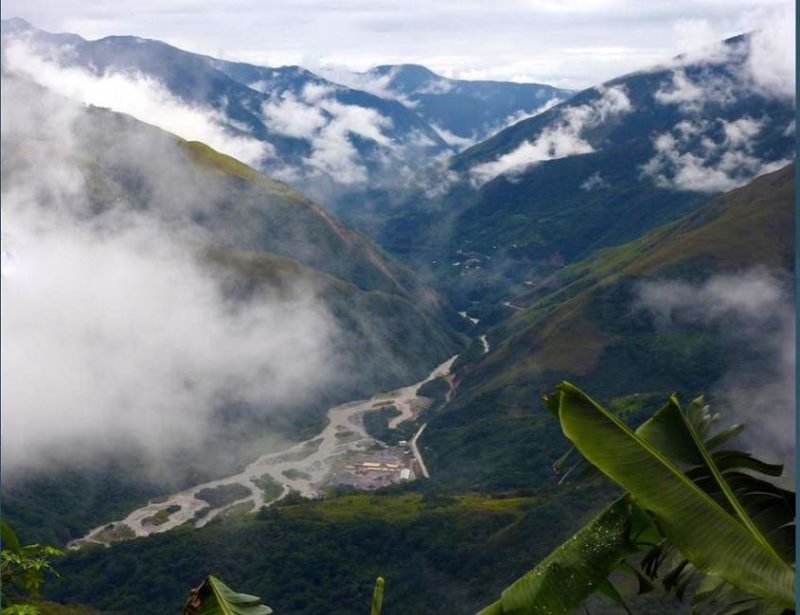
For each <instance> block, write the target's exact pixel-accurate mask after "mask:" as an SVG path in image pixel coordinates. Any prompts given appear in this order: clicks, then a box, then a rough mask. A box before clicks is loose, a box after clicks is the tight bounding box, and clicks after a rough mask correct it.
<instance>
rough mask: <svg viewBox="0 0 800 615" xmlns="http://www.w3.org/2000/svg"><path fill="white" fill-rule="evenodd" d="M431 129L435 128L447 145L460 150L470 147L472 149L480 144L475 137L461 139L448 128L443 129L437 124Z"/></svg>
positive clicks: (432, 125)
mask: <svg viewBox="0 0 800 615" xmlns="http://www.w3.org/2000/svg"><path fill="white" fill-rule="evenodd" d="M431 128H433V129H434V130H435V131H436V133H437V134H438V135H439V136H440V137H441V138H442V140H443V141H444V142H445V143H447V144H448V145H450V146H452V147H454V148H456V149H458V150H462V149H466V148H468V147H472V146H473V145H475V144H476V143H477V142H478V139H477V138H475V137H461V136H459V135H457V134H456V133H454V132H450V131H449V130H447V129H446V128H442V127H441V126H438V125H436V124H431Z"/></svg>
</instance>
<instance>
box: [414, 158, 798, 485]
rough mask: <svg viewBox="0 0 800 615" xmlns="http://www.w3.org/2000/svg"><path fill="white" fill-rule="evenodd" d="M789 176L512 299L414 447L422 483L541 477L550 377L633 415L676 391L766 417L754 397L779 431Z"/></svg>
mask: <svg viewBox="0 0 800 615" xmlns="http://www.w3.org/2000/svg"><path fill="white" fill-rule="evenodd" d="M794 175H795V167H794V165H789V166H787V167H785V168H783V169H781V170H780V171H777V172H774V173H771V174H768V175H764V176H763V177H760V178H758V179H756V180H754V181H753V182H752V183H750V184H748V185H747V186H745V187H743V188H739V189H736V190H733V191H731V192H729V193H726V194H724V195H722V196H720V197H718V198H716V199H713V200H712V201H710V202H709V203H707V204H705V205H704V206H702V207H701V208H699V209H698V210H697V211H695V212H694V213H692V214H689V215H687V216H685V217H683V218H680V219H679V220H677V221H675V222H672V223H668V224H666V225H664V226H661V227H659V228H657V229H655V230H653V231H651V232H650V233H647V234H646V235H644V236H643V237H641V238H639V239H637V240H635V241H633V242H631V243H628V244H624V245H622V246H618V247H615V248H610V249H606V250H601V251H599V252H597V253H595V254H594V255H592V256H591V257H590V258H589V259H587V260H585V261H581V262H579V263H576V264H574V265H572V266H570V267H567V268H566V269H564V270H563V271H561V272H559V274H557V277H556V279H553V280H549V281H548V283H547V284H543V285H542V286H540V288H538V289H536V290H534V291H532V292H531V293H529V294H528V295H527V296H523V297H519V298H516V299H515V300H514V301H515V305H518V307H520V308H523V307H524V309H521V310H519V311H517V312H516V313H514V314H513V315H512V316H510V317H508V318H505V319H503V320H502V321H500V322H499V324H497V325H496V326H494V327H492V328H490V329H489V330H488V331H487V337H488V343H489V346H490V351H489V352H488V354H485V355H482V354H481V347H480V344H479V343H478V342H475V344H474V346H473V348H472V349H471V350H470V351H469V352H468V353H467V354H465V355H464V359H465V360H464V361H463V362H462V364H461V366H460V371H459V378H460V386H459V389H458V393H457V395H456V396H455V397H454V399H453V401H452V403H451V404H450V405H449V406H447V407H445V410H444V412H443V413H442V414H441V415H439V416H438V417H436V418H435V419H434V420H432V421H431V423H430V424H429V427H428V429H427V430H426V432H425V434H424V436H423V446H424V449H425V450H426V455H427V457H426V458H429V459H431V463H430V465H431V472H432V473H433V474H434V475H438V476H440V477H441V478H442V480H451V481H454V482H455V483H457V484H460V485H462V486H463V485H472V486H475V485H487V484H488V485H493V486H496V487H509V486H520V485H530V484H532V483H533V484H535V483H536V482H539V481H541V480H543V479H544V478H545V477H546V470H543V468H546V467H547V466H548V463H547V462H548V461H550V462H552V461H553V460H555V458H556V457H557V455H558V453H559V448H561V445H559V444H554V442H555V443H558V442H561V440H560V438H559V437H558V436H557V433H558V426H557V425H556V421H554V420H553V419H552V417H551V416H550V415H549V414H547V413H546V412H545V410H544V408H543V407H542V405H541V403H540V401H539V397H540V396H541V395H542V394H543V393H546V392H548V391H549V389H550V388H551V387H552V386H553V384H554V383H556V382H557V381H558V380H560V379H570V380H572V381H574V382H577V383H578V384H579V385H580V386H582V387H584V388H585V389H586V390H589V391H592V392H593V393H594V394H596V395H597V396H598V397H601V398H604V399H614V398H619V397H620V396H628V397H627V398H626V403H627V404H628V405H629V406H632V407H638V406H640V405H642V404H646V403H648V400H649V399H650V394H656V395H657V396H658V397H659V398H663V395H664V394H668V393H669V392H671V391H673V390H677V391H681V392H682V393H684V394H686V395H689V394H696V393H699V392H705V393H712V394H714V393H716V398H717V401H721V402H722V403H724V404H726V405H727V407H729V406H731V405H733V406H736V405H737V404H736V403H734V400H732V399H731V398H725V397H724V395H723V394H722V392H721V391H720V390H719V387H720V385H722V386H731V387H733V388H735V390H736V391H737V395H739V396H740V398H741V399H742V400H748V401H741V402H739V404H740V405H743V406H748V404H750V405H749V406H748V407H747V408H746V409H742V408H737V409H736V412H737V413H738V417H739V418H740V419H742V420H744V421H745V422H747V416H748V414H749V413H759V412H766V411H767V410H764V409H763V408H762V403H760V401H759V397H762V398H763V400H769V401H768V403H769V404H772V405H773V406H775V411H776V412H778V413H779V414H777V415H776V416H775V417H773V418H772V419H764V420H766V421H767V422H769V421H770V420H771V421H772V422H773V423H774V424H775V425H779V424H781V422H782V421H783V420H784V419H783V418H780V417H781V416H783V415H781V414H780V412H781V406H782V403H783V402H781V401H778V400H779V399H781V398H779V397H773V394H774V391H773V392H772V393H769V394H767V392H768V391H770V388H769V386H770V382H772V383H773V384H774V380H775V379H776V378H778V379H780V378H782V375H781V374H782V371H783V369H784V366H783V364H782V363H781V362H782V361H783V359H782V357H784V356H785V353H784V351H782V350H781V349H780V344H781V343H782V342H781V340H782V339H784V340H785V339H792V334H791V331H790V330H789V329H790V328H791V325H790V322H789V320H791V319H788V316H787V315H790V314H791V313H792V308H791V303H792V302H791V297H790V293H789V292H788V291H786V290H785V289H786V288H788V287H791V284H792V275H791V273H790V272H791V271H792V270H793V264H794V179H795V177H794ZM754 267H760V268H761V269H753V268H754ZM749 302H753V303H752V304H751V303H749ZM743 314H746V315H747V319H746V320H742V317H743ZM745 323H747V324H745ZM776 344H777V346H776ZM790 371H792V370H790ZM780 384H781V386H783V388H784V389H785V386H784V383H783V381H781V383H780ZM636 394H639V395H636ZM630 396H632V397H630ZM729 410H730V407H729ZM784 410H786V408H784ZM784 418H785V417H784ZM759 422H760V421H759ZM772 441H773V444H774V446H778V444H777V443H776V441H775V439H774V437H773V440H772Z"/></svg>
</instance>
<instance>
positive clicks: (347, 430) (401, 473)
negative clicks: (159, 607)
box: [69, 356, 457, 549]
mask: <svg viewBox="0 0 800 615" xmlns="http://www.w3.org/2000/svg"><path fill="white" fill-rule="evenodd" d="M456 358H457V357H456V356H453V357H451V358H449V359H448V360H447V361H445V362H444V363H442V364H441V365H439V366H437V367H436V368H435V369H434V370H433V371H431V373H430V374H429V375H428V376H427V377H426V378H425V379H424V380H421V381H419V382H417V383H414V384H412V385H409V386H406V387H403V388H400V389H396V390H394V391H390V392H387V393H379V394H377V395H374V396H373V397H371V398H370V399H366V400H360V401H353V402H348V403H344V404H340V405H338V406H335V407H333V408H331V409H330V410H328V413H327V421H328V424H327V426H326V427H325V429H323V431H322V432H320V433H319V434H318V435H316V436H314V437H313V438H310V439H309V440H306V441H304V442H299V443H297V444H295V445H294V446H292V447H290V448H288V449H285V450H282V451H277V452H274V453H269V454H265V455H262V456H260V457H259V458H258V459H256V460H255V461H253V462H252V463H250V464H249V465H247V467H245V468H244V470H242V471H241V472H239V473H237V474H235V475H233V476H228V477H225V478H221V479H218V480H214V481H209V482H206V483H202V484H200V485H195V486H193V487H191V488H190V489H186V490H184V491H182V492H180V493H177V494H174V495H170V496H162V497H159V498H157V499H156V500H155V501H152V502H150V503H149V504H147V505H146V506H143V507H142V508H139V509H136V510H134V511H133V512H131V513H130V514H129V515H127V516H126V517H125V518H124V519H122V520H120V521H114V522H111V523H107V524H103V525H101V526H99V527H97V528H95V529H93V530H91V531H90V532H89V533H88V534H87V535H86V536H85V537H83V538H79V539H76V540H73V541H72V542H70V544H69V547H70V548H72V549H78V548H80V547H82V546H86V545H88V544H92V543H95V544H97V543H99V544H106V545H107V544H109V543H111V542H114V541H115V540H125V539H130V538H134V537H141V536H150V535H152V534H156V533H161V532H166V531H169V530H172V529H174V528H176V527H178V526H182V525H190V526H193V527H198V528H199V527H203V526H205V525H206V524H208V523H209V522H211V521H213V520H214V519H216V518H224V517H226V516H229V515H230V514H236V513H239V514H241V513H243V512H251V511H256V510H258V509H259V508H261V507H262V506H270V505H271V504H274V503H275V502H277V501H279V500H280V499H281V498H283V497H286V496H287V495H288V494H289V493H291V492H295V493H297V494H299V495H301V496H302V497H305V498H318V497H322V496H323V495H324V494H325V490H326V489H327V488H330V487H335V486H349V487H353V488H355V489H359V490H371V489H377V488H380V487H386V486H388V485H391V484H395V483H399V482H401V481H407V480H414V479H415V478H416V477H418V476H422V477H425V478H428V477H429V476H430V475H429V473H428V470H427V467H426V466H425V462H424V461H423V459H422V456H421V454H420V452H419V448H418V447H417V439H418V438H419V436H420V435H421V434H422V432H423V430H424V429H425V424H423V425H422V426H421V427H420V428H419V429H418V431H417V432H416V433H415V434H414V437H413V439H412V440H411V443H410V444H408V443H407V442H405V441H401V443H400V445H398V446H387V445H386V444H384V443H383V442H380V441H379V440H376V439H374V438H373V437H371V436H369V435H368V434H367V432H366V431H365V430H364V425H363V415H364V414H366V413H367V412H370V411H375V410H376V408H380V407H383V406H385V405H387V404H388V405H391V406H392V407H395V408H398V409H402V410H401V413H400V415H399V416H397V417H394V418H393V419H392V420H391V422H390V423H389V427H390V428H391V429H395V428H396V427H398V426H399V425H400V424H401V423H403V422H405V421H409V420H411V419H413V418H415V416H416V415H417V414H418V413H419V411H420V410H421V409H422V408H424V407H425V406H427V405H429V404H430V403H432V400H430V399H427V398H425V397H421V396H419V395H418V394H417V391H418V389H419V388H420V387H421V386H423V385H424V384H426V383H428V382H431V381H432V380H434V379H437V378H441V377H445V378H446V377H448V376H449V375H450V369H451V367H452V365H453V363H454V361H455V360H456ZM265 483H266V484H267V485H269V486H271V487H272V489H265V488H264V484H265ZM215 490H216V491H218V492H219V491H228V492H229V493H230V492H233V493H234V494H235V495H234V496H233V497H232V498H229V499H226V500H224V501H223V502H222V503H216V504H212V503H210V502H209V501H208V499H204V498H203V495H204V493H209V492H214V491H215ZM237 490H238V492H237ZM155 520H157V522H154V521H155Z"/></svg>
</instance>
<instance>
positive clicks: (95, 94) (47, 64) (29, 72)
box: [4, 39, 274, 166]
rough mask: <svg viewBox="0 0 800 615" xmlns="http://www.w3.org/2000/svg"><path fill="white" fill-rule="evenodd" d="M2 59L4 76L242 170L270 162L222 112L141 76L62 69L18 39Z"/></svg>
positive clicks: (260, 145) (265, 149) (265, 148)
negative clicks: (226, 158) (153, 130)
mask: <svg viewBox="0 0 800 615" xmlns="http://www.w3.org/2000/svg"><path fill="white" fill-rule="evenodd" d="M4 58H5V63H6V65H5V66H4V70H6V71H9V72H11V73H12V74H17V75H20V76H24V77H25V78H27V79H30V80H31V81H34V82H36V83H38V84H40V85H42V86H44V87H46V88H48V89H50V90H52V91H54V92H57V93H58V94H61V95H62V96H66V97H68V98H70V99H72V100H75V101H78V102H81V103H85V104H89V105H94V106H97V107H106V108H108V109H111V110H113V111H118V112H120V113H127V114H129V115H132V116H133V117H135V118H137V119H139V120H141V121H143V122H147V123H148V124H152V125H153V126H158V127H159V128H161V129H163V130H166V131H169V132H172V133H174V134H176V135H178V136H180V137H182V138H184V139H187V140H191V141H202V142H203V143H207V144H208V145H210V146H211V147H213V148H215V149H218V150H219V151H221V152H224V153H226V154H228V155H230V156H233V157H234V158H238V159H239V160H242V161H243V162H246V163H247V164H250V165H255V166H257V165H259V164H260V163H261V162H262V161H263V160H265V159H268V158H270V157H272V156H274V150H273V148H272V146H271V145H270V144H268V143H264V142H262V141H259V140H257V139H255V138H253V137H249V136H247V135H244V134H236V132H234V131H232V130H231V129H230V126H229V124H230V122H228V121H227V120H226V118H225V116H224V115H223V114H222V113H221V112H219V111H217V110H215V109H212V108H210V107H203V106H200V105H190V104H188V103H186V102H184V101H182V100H180V99H179V98H178V97H176V96H175V95H173V94H172V93H171V92H170V91H169V90H168V89H167V88H166V87H165V86H163V85H162V84H161V83H159V82H158V81H156V80H155V79H153V78H151V77H148V76H146V75H142V74H137V73H122V72H113V71H112V72H107V73H105V74H102V75H97V74H94V73H92V72H90V71H88V70H85V69H83V68H80V67H74V66H62V65H60V64H59V63H58V62H57V61H54V60H53V59H50V58H46V57H44V56H42V55H40V54H39V53H37V52H36V51H35V50H34V49H33V47H32V46H31V45H29V44H28V43H26V41H25V40H23V39H13V40H9V41H8V43H7V44H6V45H5V48H4Z"/></svg>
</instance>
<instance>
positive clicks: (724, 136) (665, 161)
mask: <svg viewBox="0 0 800 615" xmlns="http://www.w3.org/2000/svg"><path fill="white" fill-rule="evenodd" d="M766 121H767V120H766V118H765V119H762V120H756V119H753V118H751V117H749V116H743V117H741V118H739V119H737V120H733V121H726V120H717V121H715V122H712V121H708V120H696V121H690V120H683V121H681V122H680V123H678V124H677V125H676V126H675V128H674V129H673V130H672V132H666V133H662V134H660V135H658V136H656V137H655V139H654V140H653V149H654V150H655V155H654V156H653V158H651V159H650V160H649V161H647V162H646V163H645V164H644V165H643V166H642V174H643V176H645V177H650V178H652V179H653V181H654V182H655V184H656V185H657V186H659V187H661V188H668V189H672V190H689V191H693V192H722V191H727V190H732V189H733V188H737V187H739V186H742V185H744V184H746V183H747V182H749V181H751V180H752V179H753V178H754V177H757V176H758V175H762V174H764V173H769V172H770V171H775V170H777V169H779V168H780V167H782V166H783V165H785V164H787V162H788V161H786V160H761V159H759V158H758V157H756V156H755V155H754V154H753V146H754V140H755V139H756V137H757V136H758V135H759V133H760V132H761V130H762V128H763V126H764V124H765V123H766Z"/></svg>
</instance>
